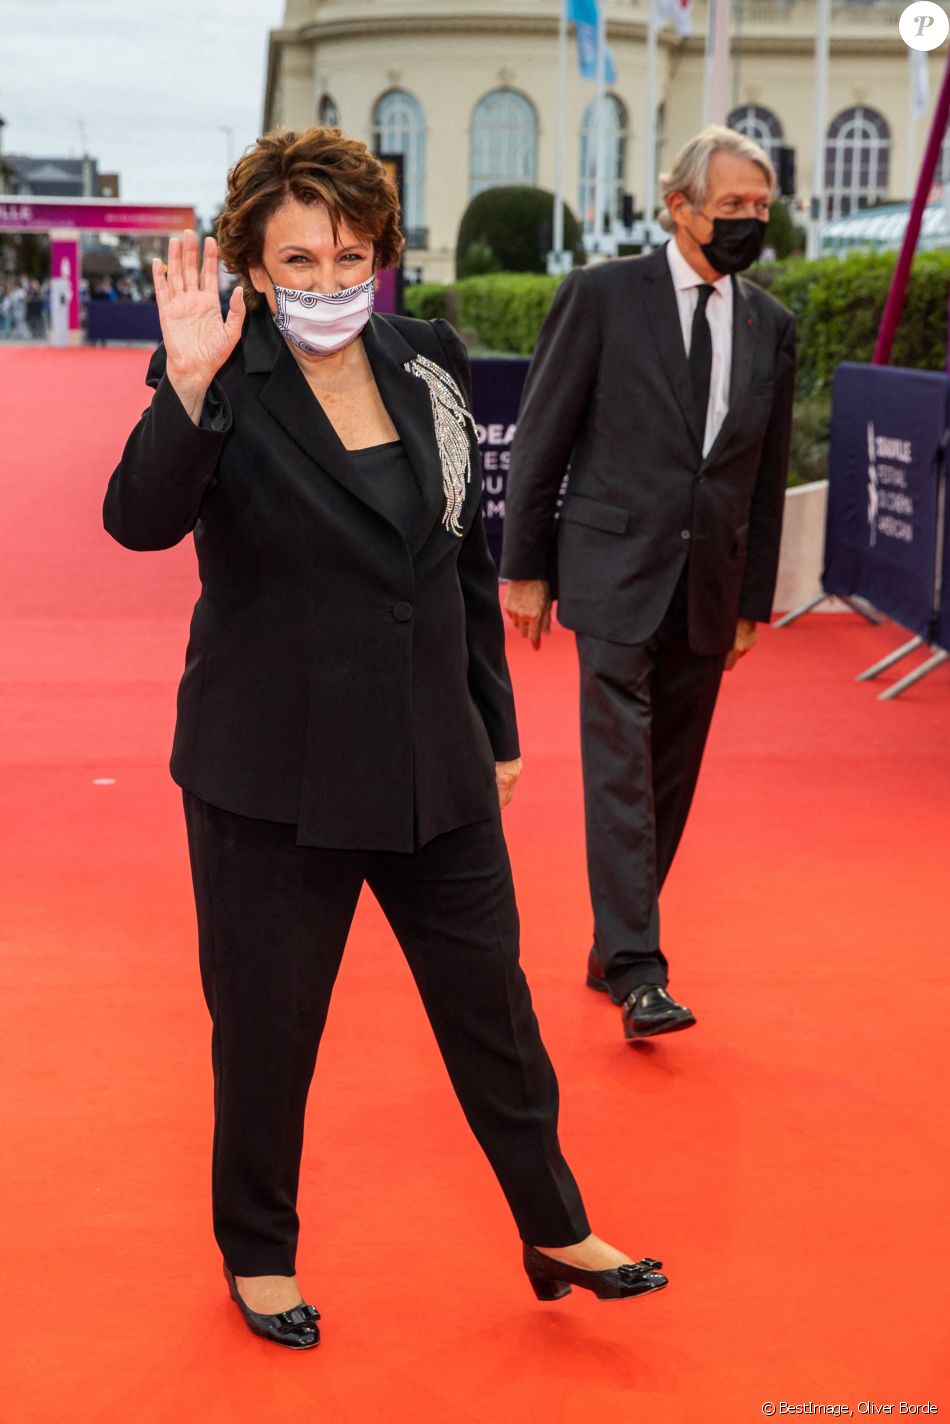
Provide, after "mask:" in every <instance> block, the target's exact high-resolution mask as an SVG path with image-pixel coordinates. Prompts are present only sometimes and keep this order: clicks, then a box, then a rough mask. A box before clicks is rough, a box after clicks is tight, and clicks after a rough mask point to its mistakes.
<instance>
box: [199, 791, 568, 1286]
mask: <svg viewBox="0 0 950 1424" xmlns="http://www.w3.org/2000/svg"><path fill="white" fill-rule="evenodd" d="M184 803H185V819H186V823H187V827H188V840H189V849H190V853H191V864H192V875H193V879H194V888H195V902H196V907H197V915H198V937H199V955H200V965H201V976H202V985H203V989H204V993H205V997H206V1000H207V1003H208V1008H209V1010H210V1012H211V1018H212V1026H213V1027H212V1065H213V1070H214V1103H215V1127H214V1148H213V1165H212V1202H213V1213H214V1229H215V1236H216V1238H217V1241H218V1244H219V1246H220V1247H221V1251H222V1253H223V1255H224V1259H225V1261H226V1263H227V1264H228V1265H229V1266H230V1267H231V1269H232V1270H233V1271H234V1272H235V1273H236V1274H238V1275H269V1274H274V1275H292V1274H293V1272H294V1262H295V1254H296V1247H297V1236H298V1225H299V1223H298V1218H297V1209H296V1202H297V1186H298V1179H299V1173H300V1158H301V1151H302V1147H303V1131H304V1111H305V1107H306V1102H307V1095H308V1090H309V1087H310V1081H311V1077H312V1075H313V1071H314V1066H315V1063H316V1057H317V1050H318V1047H319V1044H320V1038H321V1034H322V1032H323V1027H324V1023H325V1021H326V1016H327V1010H328V1008H329V1004H330V995H331V993H332V990H333V984H334V981H335V979H336V975H337V971H338V969H339V966H340V961H341V959H342V955H343V949H344V946H345V944H346V939H347V935H348V933H349V929H350V924H351V921H352V918H353V913H354V911H355V909H356V902H357V899H358V897H359V894H360V890H361V888H362V886H363V883H364V881H365V882H366V883H367V884H368V885H369V886H370V888H371V890H372V891H373V893H374V895H375V896H376V898H377V900H378V901H379V903H380V905H381V907H382V909H383V912H384V913H385V915H386V917H387V919H388V920H389V923H390V925H391V926H392V928H393V931H394V933H395V935H396V937H397V939H398V940H399V943H400V945H401V947H402V950H403V952H404V954H405V955H406V958H407V960H408V962H409V966H410V969H411V971H412V974H413V977H414V979H415V981H416V984H417V986H418V989H419V993H420V995H421V997H422V1001H423V1004H424V1006H425V1010H426V1013H427V1015H428V1017H429V1021H430V1023H431V1024H432V1028H433V1031H434V1033H435V1036H436V1040H437V1042H438V1045H439V1049H440V1050H441V1053H442V1057H443V1059H444V1061H445V1064H446V1067H447V1069H448V1072H449V1076H450V1078H451V1081H452V1084H453V1087H454V1088H455V1092H456V1094H457V1095H458V1098H459V1102H460V1103H461V1106H462V1109H463V1111H464V1113H465V1115H466V1118H467V1119H468V1122H469V1124H470V1126H471V1128H472V1130H473V1132H474V1133H475V1136H476V1138H477V1139H478V1141H479V1143H480V1144H481V1146H482V1148H483V1149H484V1151H485V1153H486V1155H487V1157H488V1159H489V1162H490V1164H491V1166H492V1168H493V1169H494V1171H495V1174H496V1176H497V1177H498V1180H499V1182H500V1184H501V1187H502V1190H503V1191H504V1193H505V1196H506V1197H507V1199H508V1203H509V1205H510V1208H511V1211H512V1214H513V1216H514V1218H515V1222H516V1224H517V1227H518V1231H519V1233H520V1235H521V1236H522V1238H523V1239H524V1240H527V1241H530V1242H533V1243H534V1244H535V1245H542V1246H544V1245H547V1246H563V1245H567V1244H570V1243H573V1242H576V1241H579V1240H582V1239H583V1238H584V1237H585V1236H586V1235H587V1234H588V1233H589V1230H590V1227H589V1225H588V1222H587V1218H586V1215H585V1212H584V1207H583V1204H582V1202H581V1197H580V1193H579V1191H578V1188H577V1184H576V1182H575V1181H574V1178H573V1176H572V1174H571V1172H570V1169H569V1168H568V1166H567V1163H566V1162H565V1160H564V1158H563V1156H562V1154H561V1150H560V1146H559V1144H558V1136H557V1117H558V1089H557V1080H556V1078H555V1075H554V1070H553V1068H552V1066H551V1062H550V1060H549V1058H548V1055H547V1053H546V1051H545V1049H544V1045H543V1043H542V1042H541V1037H540V1033H539V1031H538V1023H537V1019H536V1018H535V1015H534V1012H533V1009H532V1007H531V997H530V994H529V991H528V986H527V983H526V981H525V977H524V974H523V972H522V970H521V967H520V964H519V958H518V934H519V925H518V911H517V907H516V904H515V897H514V888H513V885H512V879H511V869H510V865H509V861H508V852H507V848H506V846H505V841H504V836H503V834H502V829H501V822H500V816H499V815H497V814H496V815H495V816H494V817H493V818H492V819H491V820H488V821H482V822H479V823H476V824H474V825H471V826H464V827H462V828H460V829H458V830H454V831H450V832H449V833H447V834H445V835H442V836H437V837H436V838H435V839H434V840H431V841H429V842H428V843H427V844H426V845H425V846H423V847H421V848H420V849H417V850H416V851H415V852H413V853H402V852H394V851H387V852H383V851H350V850H329V849H322V848H318V847H313V846H300V845H297V844H296V829H295V827H294V826H292V825H283V824H279V823H277V822H272V821H263V820H257V819H253V818H249V817H243V816H238V815H234V814H232V813H231V812H227V811H222V810H220V809H218V808H216V807H213V806H210V805H209V804H208V803H207V802H204V801H201V800H199V799H198V798H197V797H195V796H193V795H191V794H190V793H188V792H186V793H185V795H184ZM366 1170H367V1172H370V1171H372V1170H373V1162H372V1158H371V1156H368V1157H367V1162H366Z"/></svg>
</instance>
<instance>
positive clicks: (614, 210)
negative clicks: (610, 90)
mask: <svg viewBox="0 0 950 1424" xmlns="http://www.w3.org/2000/svg"><path fill="white" fill-rule="evenodd" d="M603 105H604V108H603V123H602V124H601V125H600V126H599V131H600V142H601V156H602V163H601V172H602V173H603V194H604V212H605V213H606V215H607V218H608V221H610V220H612V219H613V218H619V217H620V216H621V213H622V211H623V194H624V185H625V182H626V176H627V136H628V132H629V123H628V120H627V111H626V109H625V108H624V106H623V104H622V103H621V102H620V100H619V99H618V98H617V96H616V94H605V95H604V98H603ZM597 135H598V123H597V100H596V99H591V101H590V103H589V104H588V105H587V108H586V109H585V110H584V116H583V118H582V119H581V172H580V197H579V205H580V214H581V220H582V222H583V224H584V226H585V227H587V228H592V227H593V226H594V225H595V224H594V216H595V211H596V204H597V192H596V188H597V178H596V173H597Z"/></svg>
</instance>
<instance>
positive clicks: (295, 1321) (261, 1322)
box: [224, 1266, 320, 1350]
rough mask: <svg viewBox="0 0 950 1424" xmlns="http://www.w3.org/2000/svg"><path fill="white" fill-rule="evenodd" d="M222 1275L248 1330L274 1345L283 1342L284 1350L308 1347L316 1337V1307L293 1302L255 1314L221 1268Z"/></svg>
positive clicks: (317, 1337) (232, 1277) (305, 1348)
mask: <svg viewBox="0 0 950 1424" xmlns="http://www.w3.org/2000/svg"><path fill="white" fill-rule="evenodd" d="M224 1279H225V1280H226V1281H227V1283H228V1290H229V1291H230V1292H231V1299H232V1300H233V1301H234V1304H235V1305H236V1306H237V1308H238V1310H239V1311H240V1312H241V1314H242V1315H243V1316H244V1319H245V1320H246V1321H247V1326H248V1329H249V1330H253V1331H254V1334H255V1335H261V1336H263V1338H264V1339H265V1340H273V1341H274V1343H275V1344H276V1345H284V1346H286V1347H287V1349H288V1350H312V1349H313V1347H314V1345H316V1344H318V1343H319V1341H320V1327H319V1326H318V1325H317V1321H318V1320H319V1319H320V1313H319V1311H317V1310H315V1309H314V1307H313V1306H312V1305H304V1304H302V1303H301V1304H300V1305H295V1306H294V1307H293V1309H292V1310H281V1311H278V1312H277V1314H276V1315H258V1313H257V1311H256V1310H251V1309H250V1308H249V1307H248V1306H246V1305H245V1304H244V1301H243V1300H242V1299H241V1295H240V1292H239V1291H238V1288H237V1285H236V1284H235V1280H234V1275H233V1273H232V1272H231V1271H229V1270H228V1268H227V1266H225V1268H224Z"/></svg>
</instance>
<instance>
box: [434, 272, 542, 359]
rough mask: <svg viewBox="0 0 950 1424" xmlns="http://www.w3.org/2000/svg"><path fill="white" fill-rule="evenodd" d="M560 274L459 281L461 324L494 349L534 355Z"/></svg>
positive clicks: (498, 275)
mask: <svg viewBox="0 0 950 1424" xmlns="http://www.w3.org/2000/svg"><path fill="white" fill-rule="evenodd" d="M561 280H562V279H561V278H560V277H544V276H537V275H535V274H534V273H521V272H493V273H492V274H491V275H490V276H487V277H466V278H464V279H463V280H462V281H461V282H457V283H456V286H455V290H456V291H457V292H458V303H459V306H458V313H459V324H460V325H461V327H462V328H463V330H465V331H470V332H472V333H474V334H475V335H476V336H477V339H478V342H479V344H481V345H483V346H487V347H490V348H491V349H492V350H494V351H504V352H507V353H510V354H512V355H516V356H530V355H531V352H532V351H533V350H534V346H535V342H536V341H537V338H538V331H539V329H540V326H541V323H542V321H543V320H544V318H545V317H546V316H547V313H548V308H549V307H550V305H551V303H552V301H553V300H554V293H555V292H556V291H557V289H558V286H559V284H560V282H561Z"/></svg>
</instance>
